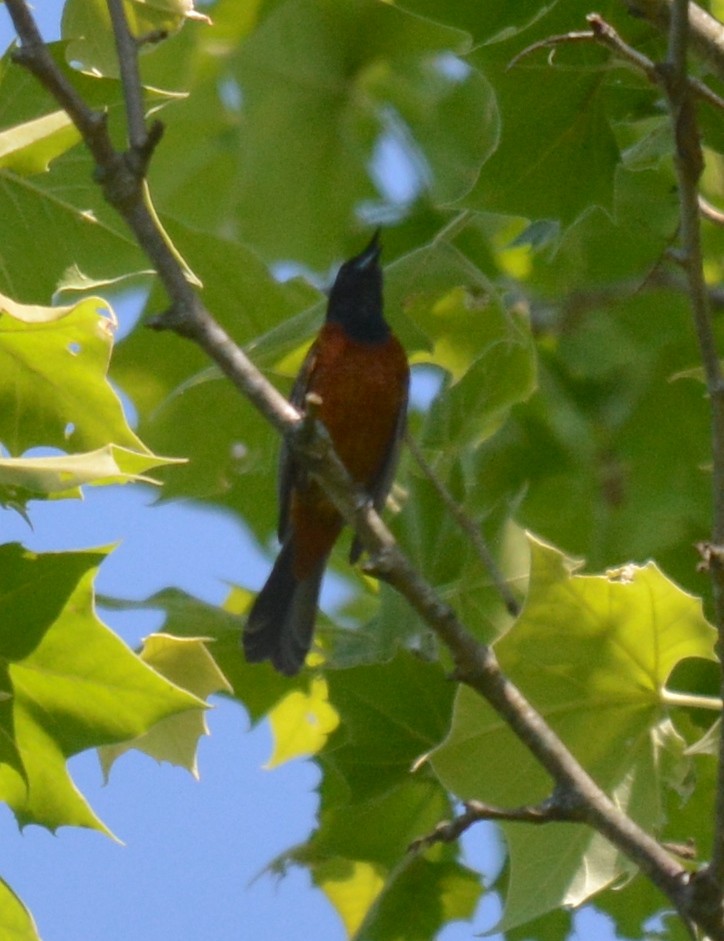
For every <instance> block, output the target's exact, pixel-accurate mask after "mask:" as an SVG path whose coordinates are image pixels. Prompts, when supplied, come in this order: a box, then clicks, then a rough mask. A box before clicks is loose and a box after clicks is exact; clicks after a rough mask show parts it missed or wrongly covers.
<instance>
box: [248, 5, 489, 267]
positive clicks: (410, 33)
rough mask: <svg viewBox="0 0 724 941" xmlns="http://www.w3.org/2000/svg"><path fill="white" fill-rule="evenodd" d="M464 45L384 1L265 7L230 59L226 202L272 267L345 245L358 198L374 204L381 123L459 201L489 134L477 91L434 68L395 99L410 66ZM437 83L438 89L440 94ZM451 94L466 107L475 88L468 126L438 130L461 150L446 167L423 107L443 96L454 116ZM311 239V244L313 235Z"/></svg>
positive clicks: (448, 157)
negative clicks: (236, 101) (230, 191)
mask: <svg viewBox="0 0 724 941" xmlns="http://www.w3.org/2000/svg"><path fill="white" fill-rule="evenodd" d="M292 37H294V39H293V41H291V39H292ZM468 46H469V37H468V36H467V35H466V34H465V33H463V32H460V31H459V30H455V29H451V28H450V27H446V26H444V25H442V24H438V23H433V22H432V21H430V20H426V19H424V18H422V17H415V16H410V15H409V14H407V13H406V12H404V11H403V10H400V9H399V8H398V7H397V6H395V5H393V4H387V3H376V2H371V0H354V2H350V3H333V4H329V3H325V2H321V0H289V2H286V3H281V4H277V5H275V6H274V8H272V9H271V11H270V12H269V13H268V15H267V16H266V17H265V18H264V19H263V20H262V21H261V22H260V24H259V26H258V27H257V29H256V30H255V31H254V32H253V33H252V34H251V36H249V38H248V39H247V40H246V42H245V43H244V44H243V45H242V46H241V47H240V48H239V50H238V54H237V55H236V56H235V58H234V60H233V61H232V62H231V63H230V65H231V67H232V68H233V70H234V76H235V78H236V79H237V81H238V83H239V87H240V88H241V89H243V95H244V113H243V118H244V121H243V124H242V125H241V135H242V136H241V141H242V142H241V147H242V150H243V153H244V160H243V162H242V163H241V165H240V167H239V170H238V173H237V178H238V190H237V194H238V218H239V225H240V226H241V230H242V231H243V232H244V234H245V236H246V237H247V238H249V239H250V240H251V241H252V242H253V243H254V244H255V245H257V246H258V247H259V248H260V250H262V251H263V252H264V253H265V254H266V255H267V256H268V257H271V258H273V259H279V258H283V259H286V258H298V259H301V260H303V261H305V262H307V263H308V264H311V265H314V266H315V267H321V266H322V265H325V264H327V263H328V257H327V252H328V247H329V245H330V244H331V245H333V246H335V247H336V248H337V249H338V250H339V249H340V248H341V246H342V243H343V241H346V239H345V236H346V234H347V232H348V230H349V223H350V221H351V220H352V218H353V215H354V212H355V209H356V207H357V206H359V203H360V201H361V200H365V199H374V198H375V197H376V196H377V193H376V191H375V188H374V186H373V185H372V183H371V180H370V177H369V169H368V166H369V162H370V160H371V158H372V157H373V155H374V151H375V146H376V143H377V141H378V139H379V138H380V136H381V135H382V134H384V133H385V132H386V131H387V129H388V127H390V126H391V125H402V127H403V128H404V130H403V132H402V133H403V135H407V138H408V139H409V138H410V137H413V136H415V135H416V139H415V142H414V145H415V146H416V148H417V149H419V152H421V154H422V163H423V164H425V163H426V161H427V159H428V158H429V165H431V166H434V168H435V172H436V174H437V175H438V176H439V177H440V179H439V180H438V187H439V190H440V191H441V192H442V193H443V194H444V197H445V198H449V197H450V196H451V194H452V193H453V192H455V193H456V194H459V195H462V193H463V192H465V190H466V189H467V188H468V187H469V186H470V184H471V182H472V181H473V180H474V179H475V176H476V175H477V172H478V170H479V168H480V165H481V163H482V160H483V157H484V155H485V154H486V153H487V152H488V151H489V149H490V146H491V140H494V138H495V136H496V134H497V122H496V120H495V118H494V114H493V112H494V102H493V97H492V95H491V94H490V91H489V87H488V85H487V84H486V83H485V82H484V81H482V80H481V79H480V77H479V76H473V75H472V74H471V73H469V72H467V71H466V70H465V67H464V66H462V70H463V72H464V73H465V74H464V76H461V77H460V80H458V79H456V78H452V77H450V76H449V75H448V76H446V74H445V70H444V68H443V67H442V66H440V65H438V67H437V68H435V67H434V66H433V71H434V72H435V73H436V74H435V81H434V82H433V81H431V79H430V77H429V76H428V78H427V80H426V81H427V87H426V88H425V90H424V92H423V91H422V89H421V87H420V86H419V85H416V86H415V88H414V94H413V93H412V92H411V91H410V90H408V91H407V94H406V93H405V86H406V85H407V84H408V83H411V82H412V83H414V78H413V76H415V74H419V70H420V68H422V69H427V68H428V67H429V66H428V63H430V64H434V63H435V62H436V61H437V62H438V63H439V61H440V59H443V60H444V58H445V56H446V55H447V56H450V55H453V56H454V55H455V54H457V53H461V52H463V51H465V50H466V48H467V47H468ZM393 76H396V77H397V80H395V79H394V78H393ZM390 82H393V85H394V89H395V95H394V96H393V98H394V100H392V101H390V98H389V96H388V90H389V83H390ZM442 83H446V84H447V89H448V91H447V92H446V93H443V94H442V95H441V93H440V85H441V84H442ZM461 89H463V93H462V96H463V97H464V98H466V100H468V102H471V101H472V97H473V95H474V93H475V92H476V91H477V92H478V100H477V101H476V102H475V105H474V107H473V108H472V109H471V111H470V113H469V114H468V120H469V121H471V122H472V127H470V126H463V127H461V126H460V122H457V126H452V125H451V124H448V125H447V126H448V130H449V135H450V137H452V138H454V139H455V140H456V141H458V140H459V142H460V147H459V149H458V152H457V156H458V160H459V162H460V164H459V165H456V163H455V159H454V155H453V154H454V150H455V147H454V145H450V151H449V152H447V153H445V148H444V143H443V141H442V140H441V137H440V134H439V130H438V129H439V126H440V124H441V123H445V120H446V119H445V117H444V116H443V115H442V114H441V115H440V120H439V121H438V122H435V126H433V127H430V123H429V122H428V119H427V118H426V115H425V110H426V108H427V109H433V108H440V107H441V99H442V102H443V105H442V106H444V101H445V100H448V101H449V100H450V98H452V99H453V103H452V107H451V110H453V111H454V110H455V108H456V107H457V105H458V102H457V95H458V94H459V93H460V91H461ZM465 91H467V94H465ZM396 106H397V107H396ZM400 114H402V116H403V117H402V120H401V119H400ZM405 119H407V120H408V121H409V122H410V124H406V122H405ZM465 123H466V122H464V124H465ZM290 167H292V168H294V170H293V172H290V169H289V168H290ZM270 205H284V206H287V207H288V210H289V211H288V212H287V214H286V215H287V219H286V222H285V225H284V226H283V227H279V226H278V225H277V224H276V223H275V221H274V218H273V214H270V213H269V212H268V211H267V210H268V207H269V206H270ZM310 232H311V233H319V234H320V236H321V237H319V238H314V239H313V238H312V237H310ZM347 248H348V246H345V250H346V249H347Z"/></svg>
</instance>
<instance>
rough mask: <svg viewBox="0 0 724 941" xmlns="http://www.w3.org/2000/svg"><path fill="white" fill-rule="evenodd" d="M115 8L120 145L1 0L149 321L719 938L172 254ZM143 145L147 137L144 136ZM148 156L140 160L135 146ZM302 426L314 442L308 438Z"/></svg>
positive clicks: (554, 766)
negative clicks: (246, 413)
mask: <svg viewBox="0 0 724 941" xmlns="http://www.w3.org/2000/svg"><path fill="white" fill-rule="evenodd" d="M109 4H110V6H111V9H112V10H114V9H115V14H114V20H113V22H114V24H116V31H117V32H116V36H117V44H118V49H119V55H120V56H121V58H122V59H123V60H124V61H123V62H122V76H123V82H124V87H125V92H126V102H127V111H128V121H129V128H130V133H129V136H130V148H129V150H127V151H126V152H125V153H118V152H117V151H116V150H115V149H114V148H113V145H112V143H111V140H110V137H109V135H108V131H107V128H106V123H105V119H104V117H103V115H101V114H99V113H98V112H94V111H92V110H91V109H90V108H88V106H87V105H86V104H85V102H84V101H83V100H82V99H81V98H80V97H79V96H78V94H77V93H76V91H75V89H74V88H73V86H72V84H71V83H70V82H69V81H68V80H67V79H66V78H65V77H64V76H63V74H62V72H61V71H60V70H59V69H58V68H57V66H56V65H55V63H54V61H53V60H52V58H51V57H50V56H49V54H48V52H47V49H46V47H45V46H44V44H43V42H42V39H41V37H40V35H39V33H38V30H37V27H36V25H35V22H34V20H33V17H32V15H31V13H30V11H29V9H28V6H27V4H26V2H25V0H6V5H7V8H8V10H9V12H10V15H11V17H12V19H13V22H14V24H15V27H16V30H17V32H18V36H19V39H20V42H21V48H20V50H19V52H18V54H17V61H18V62H19V63H20V64H22V65H24V66H25V67H26V68H28V69H29V70H30V71H31V72H32V73H33V74H34V75H35V76H36V77H37V78H38V80H39V81H40V82H41V83H42V84H43V86H44V87H45V88H46V89H47V90H48V91H49V92H50V93H51V94H52V95H53V96H54V97H55V98H56V100H57V101H58V102H59V104H60V105H61V107H63V108H65V110H66V111H67V113H68V114H69V116H70V117H71V119H72V120H73V121H74V123H75V125H76V126H77V127H78V129H79V131H80V133H81V134H82V136H83V139H84V140H85V143H86V145H87V146H88V148H89V150H90V151H91V153H92V155H93V157H94V159H95V161H96V165H97V178H98V180H99V182H100V184H101V185H102V187H103V192H104V194H105V197H106V199H107V200H108V201H109V202H110V203H111V205H113V206H114V207H115V208H116V209H117V210H118V212H119V213H120V214H121V216H122V217H123V218H124V219H125V221H126V222H127V224H128V225H129V227H130V228H131V230H132V231H133V233H134V235H135V237H136V239H137V240H138V242H139V244H140V246H141V247H142V248H143V249H144V250H145V252H146V254H147V255H148V257H149V259H150V260H151V262H152V264H153V265H154V267H155V268H156V270H157V272H158V274H159V277H160V278H161V280H162V282H163V284H164V286H165V287H166V290H167V292H168V295H169V297H170V300H171V306H170V308H169V310H168V311H167V312H166V313H165V314H163V315H161V316H160V317H158V318H156V320H155V322H154V324H153V325H154V326H155V327H157V328H158V329H170V330H173V331H175V332H176V333H178V334H180V335H181V336H184V337H187V338H189V339H191V340H193V341H194V342H196V343H197V344H198V345H199V346H200V347H201V348H202V349H204V350H205V352H206V353H207V354H208V355H209V356H210V357H211V359H212V360H213V361H214V362H216V363H217V365H218V366H219V367H220V368H221V369H222V371H223V372H224V373H225V374H226V375H227V376H228V377H229V379H230V380H231V381H232V382H233V383H234V385H235V386H236V387H237V388H238V389H239V390H240V391H241V392H242V393H243V394H244V395H245V396H247V398H249V399H250V400H251V402H252V403H253V404H254V405H255V406H256V407H257V408H258V410H259V411H260V412H261V413H262V414H263V415H264V416H265V418H266V419H267V420H268V421H269V422H270V423H271V424H272V425H273V426H274V427H275V428H276V429H277V430H278V431H279V432H281V433H282V434H283V435H285V437H286V438H287V440H288V442H289V446H290V447H291V448H292V450H293V451H294V453H295V455H296V456H297V457H298V459H299V460H300V461H303V462H304V463H305V464H306V466H307V467H308V468H309V471H310V473H312V474H313V475H314V476H315V477H316V478H317V479H318V480H319V481H320V482H321V484H322V486H323V487H324V489H325V490H326V491H327V493H328V494H329V496H330V497H331V499H332V500H333V501H334V503H335V505H336V506H337V508H338V509H339V511H340V512H341V513H342V515H343V516H344V517H345V519H347V520H348V521H349V522H350V523H351V524H353V525H354V526H355V528H356V530H357V532H358V534H359V535H360V537H361V540H362V543H363V545H364V546H365V548H366V549H367V550H368V552H369V553H370V555H371V556H372V560H373V564H374V565H375V567H376V569H377V572H378V573H379V574H380V576H381V577H383V578H385V579H386V580H387V581H388V582H389V583H390V584H391V585H393V586H394V587H395V588H396V589H397V590H398V591H399V592H400V593H401V594H402V595H404V596H405V598H406V599H407V600H408V602H409V603H410V605H411V606H412V607H413V608H414V610H415V611H417V612H418V614H419V615H420V617H421V618H422V619H423V620H424V621H425V622H426V623H427V624H428V625H429V626H430V628H431V629H432V630H433V631H434V632H435V633H436V634H437V636H438V637H439V638H440V640H441V641H442V642H443V643H444V644H445V645H446V646H447V647H448V649H449V650H450V652H451V654H452V657H453V660H454V663H455V675H456V677H457V679H458V680H459V681H460V682H462V683H465V684H466V685H468V686H470V687H471V688H472V689H473V690H475V691H476V692H477V693H479V694H480V695H481V696H483V697H484V698H485V699H486V700H487V701H488V702H489V703H490V704H491V705H492V706H493V708H495V709H496V710H497V712H498V713H499V714H500V715H501V717H502V718H503V719H504V720H505V721H506V723H507V724H508V725H509V727H510V728H511V729H512V730H513V732H514V733H515V734H516V735H517V736H518V737H519V738H520V739H521V741H522V742H523V743H524V744H525V745H526V746H527V747H528V748H529V749H530V751H531V752H532V753H533V754H534V755H535V757H536V758H537V759H538V761H539V762H540V763H541V765H542V766H543V767H544V768H546V770H547V771H548V772H549V774H550V775H551V777H552V779H553V781H554V785H555V788H556V789H557V790H558V791H560V792H561V793H564V794H566V796H567V799H568V801H569V802H570V806H571V807H573V808H575V813H576V815H577V819H580V820H581V821H582V822H585V823H588V824H589V825H590V826H592V827H594V828H595V829H596V830H597V831H598V832H600V833H601V834H603V835H604V836H605V837H607V838H608V839H609V840H610V842H611V843H613V844H614V845H615V846H616V847H617V848H618V849H619V850H620V851H621V852H622V853H624V854H625V855H626V856H628V857H629V858H630V859H631V860H632V861H633V862H634V863H635V864H636V865H637V866H638V867H639V868H640V869H641V870H642V872H644V873H645V874H646V875H647V876H648V877H649V878H650V879H651V881H652V882H653V883H654V884H655V885H656V886H658V888H659V889H660V890H661V891H662V892H663V893H664V894H665V895H666V896H667V897H668V898H669V900H670V901H671V903H672V904H673V905H674V906H675V908H676V909H677V910H678V911H679V913H680V914H681V916H682V917H683V918H684V919H685V920H686V921H687V922H688V920H689V919H694V920H695V921H697V923H699V924H700V925H701V926H702V927H704V929H705V930H706V931H707V933H708V934H709V935H710V937H711V938H712V939H715V941H724V923H723V922H722V919H721V917H720V916H719V915H718V914H717V912H716V911H714V913H713V914H712V913H711V911H708V912H707V911H702V910H700V909H699V907H698V901H697V897H696V896H695V894H694V893H692V890H691V889H692V887H691V885H690V884H689V881H688V874H687V872H686V870H685V869H684V868H683V867H682V866H681V864H680V863H679V862H678V861H676V860H675V859H673V858H672V856H671V855H670V854H669V853H668V852H666V851H665V850H664V849H663V848H662V847H661V846H660V845H659V843H657V842H656V840H654V839H653V838H652V837H651V836H650V835H648V834H647V833H646V832H644V831H643V830H642V829H641V828H640V827H639V826H638V825H637V824H636V823H634V821H633V820H631V819H630V818H628V817H627V816H626V815H625V814H623V813H622V812H621V810H620V809H619V808H618V807H617V806H615V805H614V804H613V802H612V801H611V800H610V799H609V798H608V797H607V795H606V794H605V793H604V792H603V791H602V790H601V789H600V788H599V787H598V785H597V784H596V783H595V781H593V779H592V778H591V777H590V776H589V775H588V773H587V772H586V771H585V770H584V769H583V768H582V767H581V766H580V765H579V764H578V762H577V761H576V760H575V758H574V757H573V755H572V754H571V753H570V752H569V751H568V749H567V748H566V747H565V745H564V744H563V742H562V741H561V740H560V739H559V738H558V736H557V735H556V734H555V733H554V732H553V731H552V729H551V728H550V727H549V726H548V725H547V724H546V722H545V721H544V720H543V718H542V717H541V716H540V715H539V713H537V712H536V710H535V709H534V708H533V707H532V706H531V704H530V703H529V702H528V701H527V700H526V699H525V697H524V696H523V694H522V693H521V692H520V691H519V690H518V689H517V688H516V687H515V686H514V685H513V684H512V683H511V682H510V681H509V680H508V679H507V677H505V676H504V675H503V674H502V672H501V670H500V667H499V665H498V663H497V660H496V657H495V654H494V652H493V651H492V649H491V648H490V647H488V646H486V645H484V644H481V643H479V642H478V641H477V640H476V639H475V638H474V636H473V635H472V634H471V633H470V632H469V631H468V630H467V629H466V628H465V627H464V625H463V624H462V623H461V622H460V620H459V619H458V618H457V616H456V614H455V612H454V611H453V610H452V609H451V608H450V607H449V606H448V605H447V604H445V603H444V602H443V601H442V600H441V599H440V598H439V596H438V595H437V594H436V592H435V591H434V589H433V588H432V587H431V586H430V585H429V584H428V583H427V582H426V581H425V580H424V579H423V577H422V576H421V575H420V574H419V573H418V572H417V571H416V570H415V569H414V568H413V567H412V565H411V564H410V562H409V560H408V559H407V558H406V557H405V555H404V554H403V553H402V552H401V550H400V549H399V547H398V546H397V544H396V543H395V540H394V538H393V536H392V535H391V533H390V532H389V530H388V529H387V528H386V527H385V525H384V524H383V523H382V521H381V519H380V518H379V516H378V515H377V514H376V513H375V511H374V510H373V508H372V507H371V506H370V505H369V501H368V500H366V499H365V498H364V495H362V494H360V493H359V492H357V491H356V490H355V489H354V487H353V485H352V483H351V481H350V479H349V477H348V475H347V473H346V471H345V469H344V467H343V466H342V464H341V463H340V461H339V460H338V459H337V457H336V455H335V454H334V453H333V450H332V447H331V444H330V442H329V439H328V438H327V436H326V435H325V434H324V433H323V432H320V431H319V430H318V429H317V430H315V433H314V434H312V435H310V433H309V432H310V429H309V427H308V424H305V423H303V422H302V421H301V420H300V416H299V415H298V413H297V412H296V410H295V409H294V408H293V407H292V406H291V405H290V404H289V403H288V402H287V401H286V399H284V398H283V397H282V396H281V395H280V393H279V392H277V390H276V389H275V388H274V387H273V386H272V385H271V384H270V383H269V382H267V380H266V379H265V378H264V377H263V376H262V375H261V373H260V372H259V371H258V370H256V369H255V367H254V366H253V365H252V363H251V362H250V361H249V359H248V358H247V357H246V355H245V354H244V353H243V351H242V350H240V349H239V348H238V347H237V346H236V345H235V344H234V343H233V341H232V340H231V338H230V337H229V336H228V335H227V334H226V333H225V331H224V330H223V329H222V328H221V327H220V326H219V325H218V324H217V323H216V321H215V320H214V318H213V317H212V316H211V314H210V313H209V311H208V310H207V309H206V307H205V306H204V304H203V303H202V301H201V300H200V298H199V297H198V295H197V294H196V292H195V290H194V289H193V287H192V286H191V285H190V284H189V282H188V281H187V279H186V276H185V274H184V270H183V267H182V266H181V264H180V262H179V260H178V258H177V257H176V256H175V255H174V253H173V252H172V251H171V248H170V246H169V245H168V244H167V243H166V241H165V239H164V236H163V233H162V232H161V231H160V230H159V228H158V226H157V224H156V222H155V220H154V217H153V214H152V213H151V212H150V211H149V207H148V205H147V203H146V201H145V199H144V186H145V180H144V174H145V167H146V164H147V161H148V158H150V151H149V150H148V147H149V143H148V142H149V139H150V140H152V141H157V140H158V139H159V138H160V131H159V130H157V131H156V132H155V133H154V132H150V133H149V134H147V135H146V134H145V132H142V131H141V129H140V125H139V123H138V118H137V109H138V106H139V100H140V99H139V96H140V94H141V84H140V81H139V79H138V72H137V63H136V62H135V53H134V54H131V53H130V52H129V51H128V50H129V46H128V42H127V38H128V37H127V36H126V35H125V34H126V33H127V31H128V27H127V24H125V21H121V19H120V16H121V15H122V13H123V9H122V5H121V4H120V2H114V0H109ZM151 150H152V146H151ZM144 154H145V160H144V159H140V160H139V155H140V156H141V157H143V156H144ZM310 437H311V441H310V440H309V439H310Z"/></svg>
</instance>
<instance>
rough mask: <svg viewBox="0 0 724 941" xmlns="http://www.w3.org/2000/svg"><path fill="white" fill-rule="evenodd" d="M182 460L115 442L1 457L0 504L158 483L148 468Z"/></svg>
mask: <svg viewBox="0 0 724 941" xmlns="http://www.w3.org/2000/svg"><path fill="white" fill-rule="evenodd" d="M180 463H183V459H178V458H169V457H158V456H157V455H153V454H149V453H143V454H139V453H138V452H137V451H130V450H129V449H128V448H120V447H117V446H116V445H114V444H109V445H106V447H104V448H98V449H97V450H96V451H88V452H86V453H85V454H63V455H60V456H58V457H32V458H31V457H20V458H0V504H10V505H13V506H18V505H23V504H24V503H25V502H26V501H27V500H30V499H33V500H38V499H59V498H68V497H80V496H81V489H80V488H81V487H82V486H84V485H86V484H92V485H94V486H101V485H108V484H125V483H128V482H129V481H132V480H134V481H140V480H142V481H145V482H146V483H156V481H154V479H153V478H152V477H148V476H147V475H146V473H145V472H146V471H147V470H148V469H150V468H151V467H158V466H160V465H165V464H180Z"/></svg>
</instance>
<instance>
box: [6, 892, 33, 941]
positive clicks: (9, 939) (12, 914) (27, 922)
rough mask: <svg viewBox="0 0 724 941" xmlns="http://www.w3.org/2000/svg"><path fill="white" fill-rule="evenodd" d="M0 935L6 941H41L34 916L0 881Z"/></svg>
mask: <svg viewBox="0 0 724 941" xmlns="http://www.w3.org/2000/svg"><path fill="white" fill-rule="evenodd" d="M0 934H1V935H2V937H3V938H4V939H5V941H40V935H39V934H38V931H37V928H36V927H35V922H34V921H33V918H32V915H31V914H30V912H29V911H28V910H27V908H26V907H25V906H24V905H23V903H22V902H21V901H20V899H19V898H18V897H17V895H16V894H15V893H14V892H13V890H12V889H11V888H10V886H9V885H8V884H7V883H6V882H4V881H3V880H2V879H0Z"/></svg>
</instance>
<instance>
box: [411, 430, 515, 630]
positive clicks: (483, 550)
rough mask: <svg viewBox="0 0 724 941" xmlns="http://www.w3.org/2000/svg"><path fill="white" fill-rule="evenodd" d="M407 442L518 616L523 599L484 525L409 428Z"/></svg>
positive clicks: (492, 579)
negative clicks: (497, 557)
mask: <svg viewBox="0 0 724 941" xmlns="http://www.w3.org/2000/svg"><path fill="white" fill-rule="evenodd" d="M405 443H406V444H407V447H408V448H409V449H410V453H411V454H412V456H413V457H414V458H415V461H416V463H417V465H418V467H419V468H420V470H421V471H422V472H423V474H424V475H425V477H427V479H428V480H429V481H430V483H431V484H432V486H433V487H434V488H435V492H436V493H437V495H438V496H439V497H440V499H441V500H442V502H443V503H444V504H445V507H446V509H447V511H448V512H449V513H450V516H452V518H453V519H454V520H455V522H456V523H457V524H458V526H459V527H460V528H461V529H462V531H463V532H464V533H465V535H466V536H467V537H468V538H469V539H470V542H471V544H472V546H473V548H474V549H475V552H476V553H477V555H478V558H479V559H480V561H481V562H482V564H483V567H484V568H485V570H486V571H487V573H488V575H489V576H490V580H491V581H492V583H493V585H494V587H495V590H496V591H497V592H498V594H499V595H500V597H501V598H502V600H503V604H504V605H505V607H506V609H507V611H508V613H509V614H511V615H512V616H513V617H517V616H518V615H519V614H520V602H519V601H518V599H517V598H516V597H515V595H514V594H513V592H512V591H511V590H510V588H509V586H508V583H507V582H506V580H505V577H504V576H503V573H502V572H501V571H500V569H499V567H498V563H497V562H496V561H495V558H494V557H493V554H492V552H491V551H490V549H489V547H488V544H487V542H486V541H485V537H484V536H483V534H482V532H481V531H480V527H479V526H477V525H476V524H475V523H474V522H473V521H472V520H471V519H470V517H469V516H468V515H467V513H466V512H465V510H464V509H463V508H462V507H461V506H460V504H459V503H457V501H456V500H455V498H454V497H453V495H452V494H451V493H450V491H449V490H448V489H447V487H446V486H445V484H444V483H443V482H442V481H441V480H440V478H439V477H438V476H437V474H436V473H435V471H434V470H433V469H432V468H431V467H430V465H429V464H428V463H427V461H426V460H425V455H424V454H423V453H422V451H421V450H420V448H419V447H418V444H417V442H416V441H415V439H414V438H413V437H412V435H411V434H410V432H409V431H407V432H406V434H405Z"/></svg>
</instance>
